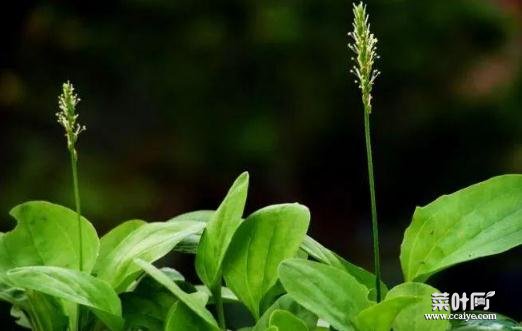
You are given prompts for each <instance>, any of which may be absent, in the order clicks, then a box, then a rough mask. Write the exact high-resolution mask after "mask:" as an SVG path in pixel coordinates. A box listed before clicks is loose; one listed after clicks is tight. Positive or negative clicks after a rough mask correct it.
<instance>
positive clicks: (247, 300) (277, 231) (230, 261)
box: [224, 203, 310, 320]
mask: <svg viewBox="0 0 522 331" xmlns="http://www.w3.org/2000/svg"><path fill="white" fill-rule="evenodd" d="M309 221H310V212H309V211H308V208H306V207H305V206H303V205H300V204H297V203H295V204H280V205H272V206H268V207H265V208H262V209H260V210H258V211H256V212H254V213H253V214H252V215H250V216H248V218H247V219H246V220H245V221H244V222H243V223H242V224H241V226H240V227H239V229H238V230H237V232H236V234H235V235H234V238H233V239H232V242H231V244H230V247H229V251H228V253H227V255H226V258H225V262H224V276H225V280H226V283H227V286H228V287H229V288H230V289H231V290H232V291H233V292H234V293H235V294H236V295H237V297H238V298H239V299H240V300H241V302H243V303H244V304H245V305H246V306H247V308H248V309H249V310H250V312H251V313H252V315H253V316H254V318H255V319H256V320H258V319H259V316H260V313H261V312H260V303H261V300H262V299H263V296H264V295H265V294H266V293H267V292H268V291H269V290H270V288H271V287H272V286H274V284H275V283H276V281H277V267H278V265H279V263H280V262H281V261H283V260H284V259H287V258H290V257H293V256H295V254H296V253H297V250H298V249H299V245H300V244H301V242H302V241H303V239H304V236H305V235H306V231H307V230H308V224H309Z"/></svg>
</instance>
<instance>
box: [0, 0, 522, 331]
mask: <svg viewBox="0 0 522 331" xmlns="http://www.w3.org/2000/svg"><path fill="white" fill-rule="evenodd" d="M353 11H354V17H355V18H354V25H353V27H354V31H353V32H352V33H351V37H352V38H353V44H351V46H350V48H351V49H352V50H353V51H354V52H355V55H356V65H355V67H354V69H353V73H354V74H355V75H356V76H357V83H358V86H359V88H360V89H361V95H362V103H363V109H364V121H365V138H366V152H367V161H368V175H369V188H370V205H371V215H372V218H371V219H372V232H373V248H374V262H375V274H373V273H370V272H369V271H366V270H364V269H363V268H360V267H358V266H356V265H354V264H352V263H350V262H349V261H347V260H345V259H344V258H342V257H341V256H339V255H337V254H336V253H334V252H332V251H330V250H329V249H327V248H326V247H324V246H322V245H321V244H320V243H318V242H317V241H315V240H314V239H313V238H311V237H310V236H308V235H307V231H308V226H309V222H310V212H309V210H308V208H306V207H305V206H304V205H301V204H298V203H283V204H276V205H270V206H267V207H264V208H261V209H259V210H257V211H255V212H253V213H251V214H249V215H245V214H244V208H245V204H246V201H247V192H248V186H249V174H248V173H247V172H244V173H242V174H241V175H240V176H239V177H238V178H237V179H236V180H235V181H234V183H233V184H232V186H231V187H230V189H229V191H228V193H227V194H226V196H225V198H224V199H223V200H222V202H221V203H220V204H219V206H218V207H217V208H216V209H215V210H200V211H193V212H188V213H185V214H181V215H179V216H176V217H173V218H171V219H169V220H166V221H164V222H146V221H143V220H138V219H133V220H128V221H125V222H122V223H121V224H120V225H118V226H117V227H115V228H114V229H112V230H111V231H109V232H108V233H107V234H105V235H104V236H102V237H101V238H99V237H98V235H97V233H96V230H95V229H94V227H93V226H92V224H91V223H90V222H89V221H88V220H87V219H86V218H85V217H83V216H82V215H81V209H80V194H79V185H78V171H77V169H78V154H77V150H76V143H77V140H78V135H79V134H80V132H81V131H83V130H84V127H83V126H80V125H79V124H78V123H77V118H78V114H77V111H76V107H77V104H78V102H79V99H78V97H77V96H76V95H75V93H74V88H73V86H72V85H71V84H70V83H66V84H64V85H63V91H62V95H61V96H60V98H59V107H60V112H59V113H58V122H59V123H60V124H61V125H62V126H63V127H64V128H65V132H66V137H67V150H68V152H69V157H70V161H71V172H72V178H73V185H72V187H73V193H74V195H73V196H74V200H75V210H71V209H68V208H66V207H63V206H60V205H57V204H53V203H49V202H45V201H29V202H25V203H22V204H20V205H18V206H16V207H14V208H13V209H12V210H11V212H10V215H11V216H12V217H13V218H14V219H15V220H16V221H17V225H16V227H15V228H14V229H13V230H11V231H9V232H7V233H1V234H0V299H2V300H4V301H7V302H9V303H10V304H11V305H12V309H11V314H12V315H13V317H14V318H15V319H16V322H17V323H18V324H19V325H20V326H21V327H24V328H29V329H32V330H37V331H55V330H56V331H63V330H69V331H76V330H111V331H120V330H128V331H136V330H150V331H161V330H165V331H193V330H197V331H220V330H223V331H224V330H243V331H300V330H302V331H320V330H339V331H352V330H357V331H387V330H391V329H393V330H396V331H444V330H450V329H454V330H461V331H464V330H521V329H522V326H520V325H518V324H517V323H516V322H515V321H513V320H511V319H509V318H507V317H504V316H502V315H496V317H497V320H496V321H494V322H491V321H480V320H474V321H471V322H455V323H454V324H452V323H450V321H449V320H447V319H443V318H440V319H439V320H426V319H425V317H424V314H428V313H432V299H431V295H432V294H433V293H436V292H439V290H437V289H436V288H434V287H432V286H430V285H429V279H430V277H431V276H433V275H434V274H436V273H438V272H440V271H442V270H444V269H446V268H449V267H451V266H453V265H455V264H458V263H462V262H466V261H469V260H473V259H476V258H480V257H483V256H488V255H493V254H498V253H502V252H505V251H507V250H509V249H511V248H513V247H515V246H518V245H520V244H522V175H518V174H510V175H502V176H498V177H494V178H491V179H489V180H486V181H483V182H481V183H478V184H475V185H472V186H470V187H467V188H464V189H462V190H460V191H457V192H455V193H452V194H448V195H443V196H442V197H440V198H438V199H436V200H435V201H433V202H432V203H430V204H428V205H426V206H423V207H418V208H417V209H416V210H415V212H414V214H413V219H412V223H411V225H410V226H409V227H408V228H407V229H406V232H405V234H404V239H403V242H402V245H401V254H400V263H401V266H402V270H403V274H404V282H403V283H401V284H398V285H396V286H394V287H391V288H388V286H387V285H386V284H385V283H384V282H383V281H382V279H381V275H380V266H379V245H378V242H379V240H378V225H377V205H376V199H375V183H374V176H373V163H372V153H371V142H370V113H371V109H372V106H371V100H372V95H371V92H372V86H373V83H374V81H375V78H376V77H377V75H378V72H377V71H376V70H375V69H374V68H373V65H374V60H375V59H376V58H377V55H376V49H375V45H376V42H377V40H376V38H375V37H374V36H373V34H372V33H371V32H370V25H369V23H368V15H367V13H366V7H365V6H364V5H363V4H362V3H360V4H358V5H354V7H353ZM171 251H175V252H177V253H178V254H191V255H195V270H196V273H197V276H198V277H199V279H200V282H196V284H192V283H190V282H188V281H187V280H186V279H185V278H184V277H183V275H181V274H180V273H179V272H177V271H176V270H175V269H172V268H168V267H163V268H158V267H156V266H154V264H153V263H154V262H156V261H157V260H159V259H160V258H161V257H163V256H165V255H166V254H168V253H169V252H171ZM449 313H450V312H449V311H447V312H444V314H446V315H447V314H449ZM446 315H443V316H446Z"/></svg>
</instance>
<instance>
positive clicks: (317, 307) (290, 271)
mask: <svg viewBox="0 0 522 331" xmlns="http://www.w3.org/2000/svg"><path fill="white" fill-rule="evenodd" d="M279 279H280V280H281V283H282V284H283V286H284V287H285V289H286V291H287V292H288V294H289V295H290V296H291V297H292V298H293V299H294V300H295V301H297V302H298V303H299V304H300V305H302V306H303V307H305V308H306V309H308V310H310V311H311V312H313V313H314V314H316V315H317V316H318V317H319V318H322V319H324V320H325V321H327V322H328V323H330V324H331V325H332V326H333V327H334V328H336V329H338V330H341V331H349V330H352V329H353V319H354V317H355V316H356V315H357V314H358V313H359V312H360V311H362V310H363V309H365V308H367V307H369V306H370V305H371V301H369V300H368V289H367V288H366V286H364V285H362V284H361V283H359V282H358V281H357V280H356V279H355V278H354V277H353V276H352V275H350V274H349V273H347V272H346V271H343V270H341V269H339V268H336V267H333V266H329V265H326V264H322V263H318V262H312V261H305V260H302V259H289V260H286V261H284V262H283V263H281V265H280V266H279Z"/></svg>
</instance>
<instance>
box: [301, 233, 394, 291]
mask: <svg viewBox="0 0 522 331" xmlns="http://www.w3.org/2000/svg"><path fill="white" fill-rule="evenodd" d="M301 247H302V249H303V250H304V251H305V252H306V253H308V254H309V255H310V256H311V257H313V258H314V259H316V260H317V261H319V262H322V263H325V264H329V265H331V266H334V267H337V268H341V269H343V270H345V271H347V272H348V273H349V274H350V275H352V276H353V277H355V279H357V281H358V282H359V283H361V284H363V285H364V286H366V287H367V288H368V289H369V290H370V299H372V300H375V299H376V297H377V292H376V289H375V275H374V274H372V273H371V272H369V271H366V270H364V269H363V268H361V267H358V266H356V265H355V264H352V263H350V262H348V261H346V260H345V259H343V258H342V257H340V256H339V255H337V254H336V253H334V252H332V251H331V250H329V249H328V248H326V247H324V246H323V245H321V244H320V243H318V242H317V241H315V240H314V239H313V238H311V237H309V236H306V238H305V240H304V241H303V244H302V245H301ZM381 291H382V295H383V297H384V296H386V292H387V291H388V288H387V287H386V284H384V283H383V282H381Z"/></svg>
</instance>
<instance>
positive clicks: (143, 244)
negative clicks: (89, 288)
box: [94, 221, 205, 292]
mask: <svg viewBox="0 0 522 331" xmlns="http://www.w3.org/2000/svg"><path fill="white" fill-rule="evenodd" d="M204 226H205V224H204V223H201V222H193V221H179V222H172V223H163V222H160V223H147V224H143V225H141V226H139V227H137V228H136V229H135V230H134V231H132V232H126V231H124V230H125V229H124V230H122V229H118V228H116V229H117V231H116V232H114V233H109V234H108V237H107V242H108V243H107V245H106V246H107V247H108V249H105V248H104V253H105V254H104V255H103V256H100V258H99V259H98V261H97V262H96V266H95V267H94V273H96V275H97V277H98V278H100V279H103V280H105V281H107V282H108V283H109V284H111V285H112V286H113V287H114V288H115V289H116V291H117V292H121V291H124V290H125V289H126V288H127V287H128V286H129V284H130V283H131V282H132V281H134V280H135V279H136V278H137V276H138V275H139V274H140V268H139V267H138V266H136V265H135V264H134V263H133V260H134V259H136V258H140V259H142V260H144V261H147V262H154V261H156V260H158V259H159V258H161V257H163V256H164V255H165V254H167V253H168V252H170V251H171V250H172V248H173V247H174V246H176V244H177V243H179V242H180V241H181V240H182V239H183V238H185V237H187V236H190V235H192V234H194V233H197V232H198V231H201V230H202V229H203V227H204ZM129 227H131V226H130V225H129ZM120 230H121V231H120ZM125 234H126V235H125ZM115 237H121V238H118V239H119V241H115V240H112V239H114V238H115ZM104 241H105V240H104ZM111 242H112V243H114V244H116V246H113V245H112V246H111V245H109V243H111ZM104 246H105V245H104Z"/></svg>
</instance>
